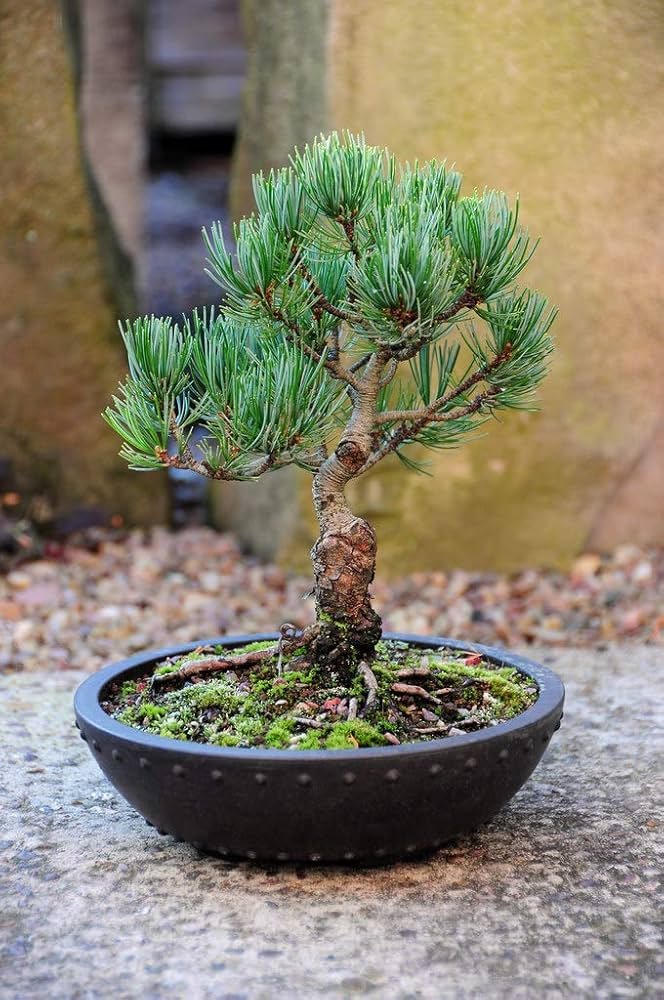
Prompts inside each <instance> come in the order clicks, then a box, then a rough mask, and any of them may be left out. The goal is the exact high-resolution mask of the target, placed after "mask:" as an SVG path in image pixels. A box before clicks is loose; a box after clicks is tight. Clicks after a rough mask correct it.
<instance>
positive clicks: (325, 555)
mask: <svg viewBox="0 0 664 1000" xmlns="http://www.w3.org/2000/svg"><path fill="white" fill-rule="evenodd" d="M314 501H315V504H316V511H317V513H318V520H319V524H320V527H321V533H320V536H319V538H318V539H317V541H316V543H315V544H314V547H313V548H312V550H311V558H312V561H313V569H314V578H315V586H314V594H315V599H316V619H317V625H318V633H317V636H316V639H315V643H314V656H315V659H316V660H317V662H318V663H319V664H320V665H321V666H325V667H327V668H328V669H330V670H333V671H334V672H335V673H336V674H338V675H339V677H340V678H344V679H349V678H350V676H351V675H352V674H353V673H354V672H355V669H356V668H357V664H358V662H359V661H360V660H361V659H363V658H365V657H370V656H371V655H372V653H373V651H374V648H375V645H376V643H377V642H378V640H379V639H380V636H381V619H380V617H379V615H378V614H377V613H376V612H375V611H374V609H373V608H372V606H371V600H370V597H369V587H370V586H371V583H372V581H373V578H374V573H375V568H376V533H375V531H374V529H373V528H372V526H371V525H370V524H369V523H368V522H367V521H365V520H364V519H363V518H361V517H356V516H355V515H354V514H353V513H352V511H351V510H350V508H349V507H348V505H347V503H346V499H345V497H344V494H343V488H339V487H338V486H337V487H336V488H335V486H334V484H332V483H330V481H329V480H327V481H326V479H325V478H322V477H320V478H319V477H316V480H315V481H314Z"/></svg>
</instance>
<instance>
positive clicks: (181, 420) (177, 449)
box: [105, 134, 555, 687]
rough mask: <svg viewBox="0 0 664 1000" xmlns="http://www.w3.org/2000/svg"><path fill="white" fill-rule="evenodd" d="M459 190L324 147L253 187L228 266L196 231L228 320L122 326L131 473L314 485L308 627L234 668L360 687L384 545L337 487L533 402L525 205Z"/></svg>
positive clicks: (338, 146)
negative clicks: (289, 469)
mask: <svg viewBox="0 0 664 1000" xmlns="http://www.w3.org/2000/svg"><path fill="white" fill-rule="evenodd" d="M460 186H461V176H460V174H459V173H457V172H456V171H455V170H452V169H449V168H448V167H447V166H446V165H445V164H444V163H439V162H437V161H431V162H429V163H426V164H424V165H419V164H418V163H415V164H414V165H408V164H407V165H405V166H402V167H399V166H398V165H397V164H396V162H395V160H394V158H393V157H392V156H391V155H390V154H389V153H388V152H387V151H386V150H384V149H379V148H375V147H371V146H368V145H367V144H366V143H365V141H364V139H363V138H362V137H361V136H360V137H358V136H352V135H347V134H344V135H343V136H341V137H340V136H339V135H337V134H332V135H330V136H328V137H321V138H319V139H317V140H316V141H314V142H313V143H312V144H311V145H310V146H307V147H306V148H305V149H304V151H302V152H296V153H295V154H294V155H293V157H292V164H291V166H290V167H288V168H286V169H282V170H277V171H271V172H270V173H269V175H268V176H264V175H262V174H259V175H258V176H256V177H254V193H255V199H256V205H257V212H256V214H255V215H252V216H251V217H249V218H245V219H243V220H242V221H241V222H240V224H239V225H238V226H237V227H236V229H235V242H236V246H237V251H236V255H235V256H233V254H232V253H231V252H230V251H229V250H228V249H227V248H226V246H225V243H224V239H223V235H222V231H221V226H220V225H219V224H218V223H216V224H214V225H212V227H211V229H210V231H209V232H205V231H204V240H205V243H206V246H207V251H208V254H209V260H208V264H209V270H208V273H209V274H210V276H211V277H212V278H213V279H214V280H215V281H217V282H218V283H219V285H220V286H221V287H222V288H223V290H224V294H225V299H224V303H223V305H222V306H221V308H220V309H219V311H216V312H213V311H211V312H206V311H204V310H203V311H200V312H198V311H195V312H194V313H193V315H192V316H191V317H190V318H185V319H184V321H183V323H182V324H181V325H180V324H177V323H174V322H172V321H171V320H170V319H168V318H165V319H159V318H155V317H154V316H152V317H144V318H141V319H137V320H135V321H134V322H133V323H127V324H126V325H125V326H124V328H123V329H122V334H123V337H124V342H125V345H126V348H127V354H128V359H129V375H128V377H127V379H126V381H125V382H124V383H123V384H122V386H121V388H120V391H119V395H118V396H117V397H114V403H113V406H112V407H110V408H109V409H108V410H107V411H106V413H105V418H106V420H107V421H108V423H109V424H110V425H111V427H113V428H114V429H115V430H116V431H117V433H118V434H119V435H120V437H121V438H122V439H123V442H124V443H123V445H122V449H121V452H120V454H121V455H122V456H123V458H125V459H126V460H127V462H128V463H129V465H130V466H131V467H132V468H134V469H142V470H149V469H157V468H160V467H162V468H163V467H166V468H169V467H170V468H180V469H190V470H193V471H194V472H197V473H199V474H200V475H202V476H206V477H208V478H209V479H213V480H224V481H232V480H249V479H257V478H258V477H259V476H262V475H265V474H266V473H268V472H270V471H271V470H274V469H279V468H282V467H283V466H285V465H289V464H295V465H297V466H299V467H300V468H302V469H305V470H307V471H308V472H309V473H311V475H312V477H313V502H314V507H315V511H316V516H317V519H318V524H319V528H320V535H319V537H318V540H317V541H316V543H315V544H314V546H313V549H312V553H311V554H312V561H313V571H314V581H315V582H314V590H313V593H314V596H315V606H316V622H315V624H313V625H311V626H309V627H307V628H306V629H305V630H304V631H303V632H302V633H301V634H298V633H296V631H295V630H294V629H293V628H292V626H288V625H284V626H282V629H281V636H282V639H281V641H280V642H279V644H278V647H275V648H270V649H264V648H261V649H253V650H249V651H245V652H241V653H239V654H238V655H236V656H235V657H233V658H232V663H233V665H235V666H237V667H243V666H247V665H249V664H254V663H259V662H260V661H263V660H268V659H269V658H270V657H274V656H276V654H277V652H278V653H279V654H280V655H281V654H288V653H289V652H292V651H293V650H295V649H297V651H298V655H299V656H300V659H302V658H304V659H305V660H306V661H308V662H309V663H311V664H315V665H316V667H317V668H319V669H320V670H321V671H323V673H324V674H326V675H327V676H328V677H331V676H334V677H335V678H337V679H339V678H340V679H342V680H343V681H345V682H346V683H348V684H350V683H352V682H353V678H354V677H356V676H358V671H359V672H360V674H362V673H363V672H364V676H365V679H366V678H367V677H368V674H367V673H366V669H367V662H369V663H370V662H371V658H372V656H373V653H374V650H375V647H376V643H377V642H378V640H379V639H380V636H381V620H380V617H379V616H378V614H377V613H376V611H375V610H374V609H373V607H372V605H371V599H370V593H369V588H370V585H371V582H372V580H373V577H374V568H375V560H376V536H375V533H374V530H373V528H372V526H371V525H370V524H369V523H368V522H367V521H366V520H365V519H364V518H362V517H359V516H357V515H356V514H355V513H353V511H352V510H351V509H350V507H349V505H348V502H347V500H346V497H345V492H344V491H345V487H346V485H347V484H348V483H349V482H350V481H351V480H353V479H356V478H358V477H359V476H363V475H364V474H365V473H366V472H368V471H369V470H370V469H372V468H373V467H374V466H375V465H376V464H377V463H378V462H380V461H382V460H383V459H385V458H387V457H388V456H390V455H394V456H396V458H397V459H399V460H400V461H401V462H402V463H403V464H404V465H405V466H406V468H407V469H409V470H416V471H417V470H420V471H421V470H422V469H423V463H422V460H421V453H420V451H419V449H417V448H415V450H414V446H423V447H424V448H429V449H439V448H451V447H455V446H457V445H459V444H461V443H462V441H464V440H465V439H467V438H468V437H469V436H472V435H473V433H474V432H476V431H477V429H478V428H479V427H480V426H481V425H482V424H484V423H486V422H487V421H488V420H489V419H490V418H491V417H493V416H495V415H497V414H499V413H500V412H501V411H502V410H507V409H521V408H525V407H528V406H530V405H531V399H532V395H533V391H534V390H535V389H536V387H537V386H538V384H539V382H540V381H541V379H542V378H543V376H544V374H545V372H546V366H547V358H548V355H549V353H550V351H551V340H550V337H549V328H550V326H551V323H552V321H553V319H554V315H555V311H554V310H553V309H550V308H549V307H548V305H547V301H546V299H545V298H544V297H543V296H542V295H540V294H539V293H538V292H535V291H531V290H530V289H527V288H522V289H518V288H516V287H515V284H514V283H515V281H516V279H517V278H518V276H519V275H520V274H521V272H522V270H523V269H524V268H525V266H526V264H527V263H528V261H529V260H530V257H531V255H532V253H533V250H534V248H535V247H534V245H533V244H531V242H530V240H529V237H528V235H527V233H526V232H524V231H523V230H522V229H521V228H520V226H519V224H518V205H515V207H513V208H511V207H510V205H509V203H508V199H507V197H506V196H505V195H504V194H502V193H500V192H497V191H491V190H485V191H484V192H481V193H479V192H477V191H476V192H474V193H473V194H471V195H469V196H466V197H460V193H459V189H460ZM195 427H200V428H203V429H204V437H203V440H202V442H201V443H199V444H197V445H196V448H194V447H193V446H192V445H191V435H192V431H193V430H194V428H195ZM229 662H231V658H229V657H228V656H225V657H223V658H221V657H214V656H211V657H208V658H206V659H205V658H204V659H198V660H196V661H190V662H188V663H186V664H184V665H183V666H182V667H181V668H180V670H179V672H178V676H179V677H181V678H183V679H184V678H186V677H189V676H192V675H194V674H199V673H201V672H204V671H208V672H214V671H215V670H217V669H220V670H223V669H227V668H228V665H229ZM170 679H171V680H172V679H173V677H172V675H171V677H170ZM371 684H372V682H371V678H369V680H368V685H369V687H370V686H371Z"/></svg>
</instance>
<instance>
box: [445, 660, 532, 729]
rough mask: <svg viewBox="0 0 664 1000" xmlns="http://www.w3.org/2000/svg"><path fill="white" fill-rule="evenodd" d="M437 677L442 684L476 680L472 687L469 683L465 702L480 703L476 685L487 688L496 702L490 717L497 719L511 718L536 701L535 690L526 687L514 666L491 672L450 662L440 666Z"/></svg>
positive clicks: (463, 695) (499, 668)
mask: <svg viewBox="0 0 664 1000" xmlns="http://www.w3.org/2000/svg"><path fill="white" fill-rule="evenodd" d="M436 675H437V677H439V678H440V680H441V681H442V683H443V685H445V684H447V683H450V685H453V684H458V683H459V682H460V681H466V682H469V681H473V684H468V686H467V688H466V689H465V692H466V693H465V694H464V692H463V691H462V692H461V698H462V700H465V701H466V702H467V703H469V704H473V703H474V702H475V701H476V700H477V688H476V686H477V685H481V686H482V687H484V688H485V690H487V691H488V693H489V695H490V696H491V698H493V699H495V703H494V704H493V705H492V706H490V708H491V712H490V714H491V716H492V717H494V718H497V719H511V718H513V716H515V715H519V713H520V712H523V711H525V710H526V709H527V708H528V707H529V706H530V705H532V704H533V701H534V700H535V699H534V695H533V692H532V690H531V689H529V687H527V686H525V687H524V684H523V678H522V675H521V674H520V673H519V672H518V671H517V670H514V669H513V668H512V667H496V668H493V669H491V668H487V667H483V666H467V665H466V664H464V663H457V662H455V661H449V662H445V663H442V664H439V665H438V666H437V668H436Z"/></svg>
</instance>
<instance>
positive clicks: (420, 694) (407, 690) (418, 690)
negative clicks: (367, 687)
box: [392, 683, 440, 705]
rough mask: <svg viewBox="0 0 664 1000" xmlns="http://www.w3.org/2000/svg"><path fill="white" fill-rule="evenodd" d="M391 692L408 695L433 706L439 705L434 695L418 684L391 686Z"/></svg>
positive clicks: (438, 700)
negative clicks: (428, 702)
mask: <svg viewBox="0 0 664 1000" xmlns="http://www.w3.org/2000/svg"><path fill="white" fill-rule="evenodd" d="M392 691H394V693H395V694H410V695H412V696H413V698H423V699H424V700H425V701H430V702H432V703H433V704H434V705H440V699H439V698H436V696H435V695H433V694H429V692H428V691H426V690H425V689H424V688H423V687H420V686H419V684H399V683H397V684H393V685H392Z"/></svg>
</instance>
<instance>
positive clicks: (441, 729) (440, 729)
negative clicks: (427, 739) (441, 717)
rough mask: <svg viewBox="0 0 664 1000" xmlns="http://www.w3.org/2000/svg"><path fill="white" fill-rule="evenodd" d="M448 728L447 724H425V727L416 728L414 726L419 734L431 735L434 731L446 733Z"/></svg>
mask: <svg viewBox="0 0 664 1000" xmlns="http://www.w3.org/2000/svg"><path fill="white" fill-rule="evenodd" d="M448 729H449V726H444V725H440V726H427V728H426V729H417V728H416V729H415V732H416V733H419V735H420V736H432V735H433V734H434V733H446V732H447V730H448Z"/></svg>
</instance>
